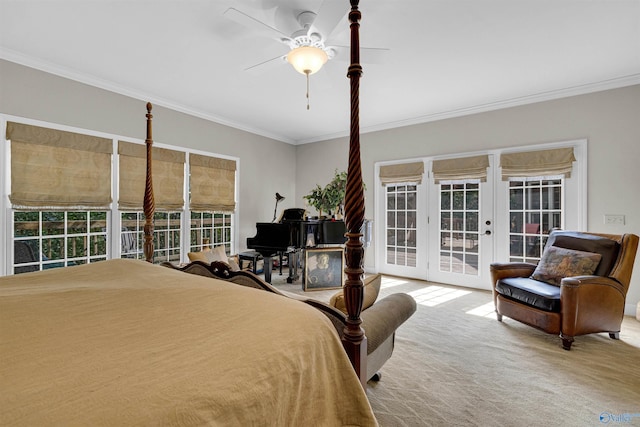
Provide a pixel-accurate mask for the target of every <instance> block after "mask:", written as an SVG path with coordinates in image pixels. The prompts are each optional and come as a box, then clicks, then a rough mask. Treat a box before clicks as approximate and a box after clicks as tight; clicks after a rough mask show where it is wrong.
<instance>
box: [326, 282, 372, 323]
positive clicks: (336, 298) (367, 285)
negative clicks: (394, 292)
mask: <svg viewBox="0 0 640 427" xmlns="http://www.w3.org/2000/svg"><path fill="white" fill-rule="evenodd" d="M381 283H382V276H381V275H380V274H374V275H372V276H367V277H365V278H364V280H363V285H364V299H363V300H362V310H363V311H364V310H366V309H367V308H369V307H371V306H372V305H373V303H374V302H376V299H378V294H379V293H380V284H381ZM329 305H330V306H332V307H335V308H337V309H338V310H340V311H342V312H343V313H345V314H346V313H347V304H346V301H345V299H344V293H343V292H342V290H340V291H339V292H338V293H336V294H335V295H333V296H332V297H331V299H330V300H329Z"/></svg>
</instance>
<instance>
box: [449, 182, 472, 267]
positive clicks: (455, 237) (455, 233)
mask: <svg viewBox="0 0 640 427" xmlns="http://www.w3.org/2000/svg"><path fill="white" fill-rule="evenodd" d="M479 209H480V186H479V184H478V183H477V182H460V183H456V184H441V185H440V262H439V268H440V271H442V272H448V273H459V274H467V275H474V276H477V275H478V245H479V242H480V239H479V235H480V231H479V223H480V221H479V216H480V210H479Z"/></svg>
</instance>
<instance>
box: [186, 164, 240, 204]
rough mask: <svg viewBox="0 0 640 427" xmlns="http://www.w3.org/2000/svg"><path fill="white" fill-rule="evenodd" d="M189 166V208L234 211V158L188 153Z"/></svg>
mask: <svg viewBox="0 0 640 427" xmlns="http://www.w3.org/2000/svg"><path fill="white" fill-rule="evenodd" d="M189 166H190V169H191V174H190V179H191V181H190V188H191V204H190V207H191V210H193V211H200V212H201V211H217V212H233V211H235V209H236V202H235V188H236V162H235V160H228V159H220V158H218V157H209V156H202V155H199V154H189Z"/></svg>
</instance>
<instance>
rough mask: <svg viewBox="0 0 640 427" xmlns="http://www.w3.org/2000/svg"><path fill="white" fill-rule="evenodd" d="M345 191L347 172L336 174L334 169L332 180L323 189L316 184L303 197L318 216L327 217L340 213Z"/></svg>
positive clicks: (336, 171)
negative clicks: (326, 215) (324, 214)
mask: <svg viewBox="0 0 640 427" xmlns="http://www.w3.org/2000/svg"><path fill="white" fill-rule="evenodd" d="M346 191H347V172H345V171H343V172H338V170H337V169H336V170H335V173H334V176H333V179H332V180H331V182H329V183H328V184H327V185H326V186H325V187H324V188H323V187H320V185H318V184H316V186H315V188H314V189H313V190H311V192H310V193H309V194H307V195H306V196H303V197H304V199H306V200H307V202H308V203H309V205H310V206H312V207H314V208H315V209H316V210H317V211H318V216H320V217H322V214H323V212H326V213H327V214H328V215H332V214H334V215H335V214H341V213H342V208H343V206H344V196H345V194H346Z"/></svg>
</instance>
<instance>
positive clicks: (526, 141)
mask: <svg viewBox="0 0 640 427" xmlns="http://www.w3.org/2000/svg"><path fill="white" fill-rule="evenodd" d="M581 138H586V139H587V140H588V173H589V176H588V195H587V200H588V202H587V203H588V212H587V219H588V229H589V230H590V231H597V232H604V233H635V234H640V190H639V189H638V183H639V182H640V85H636V86H630V87H626V88H621V89H614V90H608V91H602V92H596V93H591V94H587V95H580V96H573V97H568V98H563V99H558V100H554V101H546V102H540V103H536V104H529V105H525V106H520V107H513V108H507V109H502V110H496V111H491V112H486V113H480V114H474V115H469V116H464V117H459V118H452V119H447V120H440V121H435V122H431V123H424V124H420V125H413V126H407V127H402V128H397V129H392V130H386V131H380V132H372V133H368V134H363V135H361V159H362V169H363V179H364V182H365V184H366V185H367V191H366V203H365V209H366V217H367V218H370V217H371V216H372V215H373V212H374V206H375V205H374V200H373V188H374V176H373V173H374V163H375V162H378V161H383V160H394V159H409V158H414V157H422V156H433V155H446V154H455V153H464V152H469V151H479V150H486V149H497V148H507V147H515V146H522V145H530V144H539V143H545V142H558V141H567V140H576V139H581ZM347 153H348V138H340V139H336V140H331V141H324V142H318V143H313V144H306V145H302V146H298V150H297V152H296V156H297V164H298V165H304V167H300V168H298V173H297V175H296V183H297V184H296V197H297V198H298V199H299V200H301V198H302V196H304V195H305V194H307V193H308V192H309V190H311V189H312V188H313V187H314V186H315V184H316V183H318V184H321V185H324V184H326V183H327V182H328V180H329V179H330V178H331V176H332V174H333V171H334V169H335V168H338V169H340V170H346V167H347ZM310 159H313V161H310ZM610 213H619V214H624V215H625V220H626V223H625V225H621V226H618V225H605V224H604V220H603V216H604V214H610ZM365 268H366V269H367V270H373V269H374V265H373V253H371V255H369V254H367V255H366V256H365ZM634 270H635V273H634V275H633V278H632V283H631V287H630V289H629V294H628V296H627V304H633V306H635V304H637V303H638V301H640V255H639V256H638V257H637V258H636V263H635V268H634Z"/></svg>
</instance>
